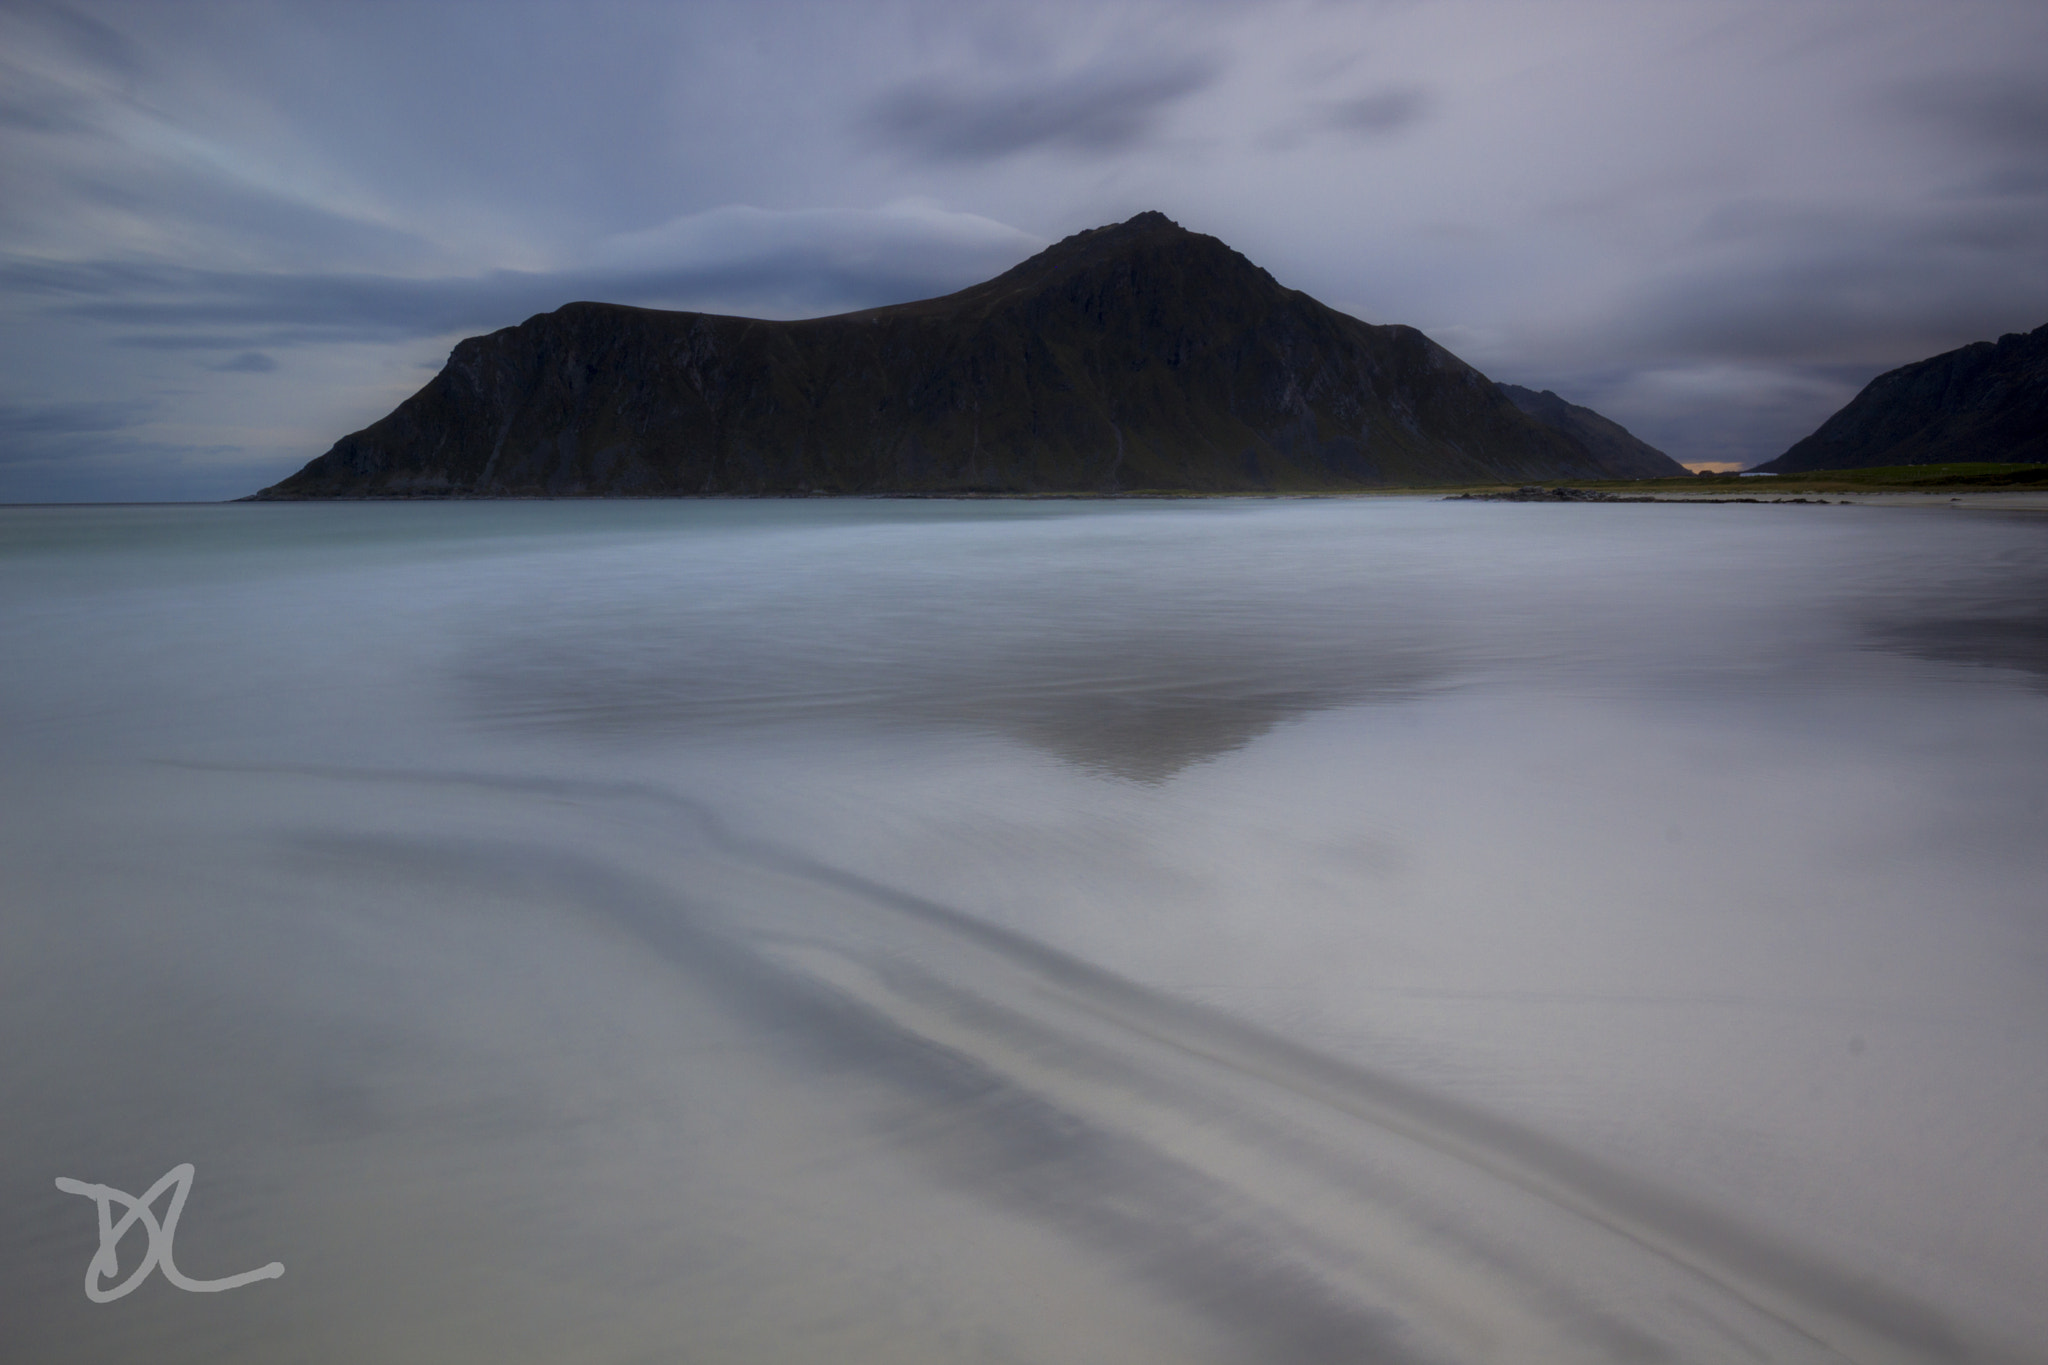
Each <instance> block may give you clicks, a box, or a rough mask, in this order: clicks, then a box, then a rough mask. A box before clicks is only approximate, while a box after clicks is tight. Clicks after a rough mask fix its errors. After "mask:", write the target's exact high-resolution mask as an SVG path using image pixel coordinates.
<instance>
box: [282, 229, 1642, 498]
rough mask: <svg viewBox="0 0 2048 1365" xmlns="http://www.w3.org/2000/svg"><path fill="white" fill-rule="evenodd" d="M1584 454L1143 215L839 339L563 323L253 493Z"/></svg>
mask: <svg viewBox="0 0 2048 1365" xmlns="http://www.w3.org/2000/svg"><path fill="white" fill-rule="evenodd" d="M1616 430H1619V428H1617V429H1616ZM1606 449H1607V448H1606V447H1605V446H1603V447H1602V448H1601V449H1597V450H1596V449H1594V448H1592V447H1590V446H1589V445H1588V444H1587V443H1586V441H1585V440H1584V439H1582V438H1580V437H1578V436H1575V435H1574V434H1572V433H1571V432H1569V431H1567V430H1559V429H1553V428H1552V427H1550V426H1547V425H1544V424H1542V423H1540V422H1537V421H1534V420H1532V419H1531V418H1529V417H1528V416H1526V415H1524V414H1523V412H1522V411H1521V410H1520V409H1519V408H1517V407H1516V406H1515V404H1514V403H1513V402H1511V401H1509V399H1508V398H1507V396H1506V395H1505V394H1503V393H1502V392H1501V390H1500V389H1499V388H1498V387H1496V386H1495V385H1494V384H1493V383H1492V382H1491V381H1489V380H1488V379H1487V378H1486V376H1484V375H1482V374H1480V373H1479V372H1478V371H1477V370H1475V369H1473V368H1472V367H1471V366H1469V365H1467V364H1465V363H1464V362H1463V361H1461V360H1459V359H1458V358H1457V357H1456V356H1454V355H1452V354H1451V353H1450V352H1448V351H1446V350H1444V349H1443V348H1442V347H1441V346H1438V345H1437V344H1436V343H1435V342H1432V341H1431V340H1430V339H1429V338H1428V337H1426V336H1424V335H1423V334H1422V333H1420V332H1418V331H1416V330H1415V329H1414V328H1412V327H1399V326H1387V327H1376V326H1372V325H1370V324H1367V323H1364V322H1360V321H1359V320H1358V319H1356V318H1352V317H1347V316H1345V315H1344V314H1342V313H1339V312H1336V311H1334V310H1333V309H1330V308H1327V307H1325V306H1323V305H1322V304H1320V303H1318V302H1316V301H1315V300H1314V299H1312V298H1310V297H1309V296H1308V295H1306V294H1303V293H1300V292H1299V291H1297V290H1292V289H1286V288H1283V287H1282V286H1281V285H1279V284H1278V283H1276V282H1275V281H1274V279H1273V277H1272V276H1271V275H1269V274H1267V273H1266V272H1265V271H1264V270H1261V269H1260V268H1259V267H1257V266H1255V265H1253V264H1252V263H1251V262H1250V261H1248V260H1246V259H1245V258H1244V257H1242V256H1240V255H1238V254H1237V253H1236V252H1235V251H1232V250H1231V249H1230V248H1229V247H1227V246H1225V245H1224V244H1223V243H1222V242H1219V241H1217V240H1216V239H1215V238H1213V237H1204V236H1200V235H1198V234H1196V233H1192V232H1188V231H1186V230H1185V229H1183V228H1181V227H1180V226H1178V225H1177V224H1175V223H1173V222H1172V221H1171V220H1169V219H1167V218H1166V217H1165V216H1163V215H1161V214H1158V213H1141V214H1139V215H1138V216H1137V217H1135V218H1133V219H1131V220H1130V221H1129V222H1127V223H1120V224H1116V225H1114V226H1110V227H1103V228H1096V229H1094V230H1093V231H1089V232H1083V233H1079V234H1077V235H1075V236H1072V237H1069V238H1067V239H1066V240H1065V241H1063V242H1060V243H1058V244H1057V245H1055V246H1052V247H1050V248H1048V249H1046V250H1045V251H1043V252H1040V253H1039V254H1038V255H1036V256H1033V257H1032V258H1031V259H1030V260H1028V261H1025V262H1024V263H1023V264H1021V265H1019V266H1017V267H1016V268H1015V269H1013V270H1010V271H1008V272H1006V273H1004V274H1002V275H999V276H997V277H996V278H995V279H993V280H989V281H988V282H986V283H984V284H979V285H975V286H974V287H972V288H970V289H965V290H962V291H961V292H959V293H957V294H950V295H947V296H946V297H944V298H937V299H928V300H925V301H923V302H919V303H906V304H898V305H895V306H893V307H888V308H875V309H870V310H868V311H866V312H860V313H847V314H844V315H842V316H839V317H830V318H814V319H809V320H806V321H799V322H765V321H760V320H756V319H750V318H735V317H719V316H714V315H710V314H703V313H676V312H658V311H655V310H652V309H646V308H629V307H624V306H621V305H617V304H603V303H572V304H569V305H567V306H565V307H563V308H560V309H557V310H556V311H554V312H552V313H543V314H541V315H539V316H537V317H533V318H529V319H527V320H526V321H525V322H523V323H521V324H520V325H519V326H517V327H508V328H506V329H504V330H503V331H498V332H493V333H491V334H490V335H489V336H483V337H472V338H470V339H469V340H467V341H464V342H462V343H461V344H460V345H458V346H457V347H456V348H455V350H454V352H453V354H451V355H450V356H449V359H448V364H447V365H446V367H445V368H443V369H442V371H441V373H440V374H439V375H437V376H436V377H435V378H434V379H433V380H432V381H431V382H429V383H428V384H427V386H426V387H425V388H423V389H421V390H420V391H419V392H418V393H417V394H414V395H413V396H412V397H411V398H409V399H407V400H406V401H405V402H404V403H402V404H400V405H399V407H398V408H397V410H396V411H394V412H392V413H391V414H390V415H389V416H387V417H385V418H383V419H382V420H381V421H379V422H377V423H375V424H373V425H372V426H370V427H367V428H365V429H364V430H362V431H359V432H356V433H355V434H353V435H351V436H345V437H343V438H342V439H341V440H340V441H338V442H336V443H335V445H334V447H333V448H332V449H331V450H329V451H328V452H327V453H326V454H324V455H322V456H320V457H319V458H318V459H315V460H313V461H312V462H311V463H309V464H308V465H306V467H305V468H303V469H301V470H300V471H299V472H298V473H297V474H294V475H292V476H291V477H290V478H288V479H285V480H284V481H283V482H281V483H279V484H276V485H274V486H272V487H270V488H267V489H264V490H263V491H262V492H261V493H259V494H257V495H256V496H257V497H259V498H349V497H445V496H458V497H460V496H486V497H528V496H605V495H610V496H641V495H675V494H790V493H806V492H827V493H918V492H924V493H967V492H990V493H1033V492H1044V493H1054V492H1118V491H1132V490H1160V491H1199V492H1247V491H1259V490H1275V489H1301V490H1311V489H1345V488H1371V487H1384V486H1388V485H1410V484H1433V483H1497V482H1527V481H1532V480H1556V479H1589V478H1602V477H1610V476H1613V475H1616V474H1619V473H1623V472H1628V471H1624V470H1623V469H1619V468H1617V467H1615V466H1614V465H1612V464H1610V462H1609V459H1610V457H1609V455H1608V454H1607V453H1606ZM1634 467H1635V465H1634V462H1633V458H1632V459H1631V462H1630V464H1629V470H1631V471H1632V470H1633V468H1634Z"/></svg>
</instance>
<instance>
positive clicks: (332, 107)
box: [0, 0, 2048, 501]
mask: <svg viewBox="0 0 2048 1365" xmlns="http://www.w3.org/2000/svg"><path fill="white" fill-rule="evenodd" d="M2044 72H2048V4H2043V3H2041V0H1911V2H1908V0H1841V2H1839V3H1836V2H1833V0H1762V2H1760V3H1750V2H1749V0H1696V2H1695V0H1356V2H1352V3H1347V2H1345V0H1312V2H1304V3H1230V2H1229V0H1212V2H1207V3H1205V2H1203V0H1181V2H1180V3H1109V2H1106V0H1086V3H1077V4H1066V3H1059V2H1057V0H1031V3H991V4H976V3H971V0H940V2H937V3H921V2H916V0H912V2H908V3H901V4H894V3H868V2H866V0H837V2H836V3H828V4H815V5H813V4H803V3H775V2H774V0H749V2H748V3H745V4H730V5H728V4H720V3H668V4H569V3H563V2H562V0H553V2H552V3H543V4H530V5H527V4H519V3H512V2H510V0H492V2H491V3H488V4H481V3H480V4H462V3H442V4H396V3H393V4H380V3H375V0H362V2H361V3H346V4H344V3H334V2H333V0H314V2H309V3H302V4H292V3H288V2H285V3H267V4H207V3H193V4H186V3H176V2H174V0H150V2H149V3H136V4H123V3H104V4H102V3H90V2H89V0H88V2H84V3H77V4H71V5H63V4H54V3H13V0H0V177H4V178H0V348H4V349H0V501H34V500H50V499H104V498H117V499H120V498H132V499H156V498H218V497H232V496H238V495H240V494H243V493H246V492H250V491H252V490H254V489H255V488H257V487H259V486H261V485H263V484H266V483H270V482H272V481H274V480H276V479H278V478H280V477H282V476H283V475H285V474H286V473H288V472H290V471H291V470H293V469H295V468H297V467H298V466H299V465H300V464H302V463H304V462H305V461H306V460H308V459H310V458H312V457H313V456H315V455H318V454H319V453H321V452H322V451H323V450H325V449H326V448H327V447H328V446H329V445H331V444H332V443H333V442H334V440H335V439H336V438H337V437H339V436H341V435H343V434H344V433H346V432H349V431H352V430H354V429H357V428H359V427H362V426H365V425H367V424H368V423H370V422H372V421H374V420H375V419H377V418H378V417H381V416H382V415H383V414H384V413H385V412H387V411H389V410H390V409H391V408H392V407H393V406H395V405H396V404H397V403H398V402H399V401H400V400H401V399H403V398H404V397H405V396H406V395H407V394H409V393H411V392H412V391H413V390H415V389H417V388H418V387H419V386H420V385H421V384H423V383H424V382H425V381H426V380H427V379H428V378H430V377H431V375H432V374H433V372H434V371H435V370H437V369H438V368H439V367H440V364H441V362H442V360H443V359H444V358H445V357H446V355H447V352H448V350H449V348H450V346H452V345H453V344H454V342H455V341H457V340H459V339H460V338H461V337H463V336H466V335H471V334H474V333H477V332H484V331H490V330H493V329H496V328H498V327H502V326H507V325H510V324H512V323H516V322H519V321H520V320H522V319H524V318H526V317H528V316H530V315H531V314H534V313H536V312H541V311H544V310H547V309H551V308H554V307H557V306H559V305H560V304H563V303H567V302H569V301H571V300H575V299H605V300H612V301H616V302H624V303H638V304H648V305H654V306H659V307H674V308H695V309H704V310H709V311H718V312H729V313H742V314H750V315H755V316H763V317H803V316H812V315H817V314H823V313H832V312H840V311H844V310H847V309H851V308H859V307H867V306H871V305H874V304H880V303H890V302H897V301H901V300H906V299H912V298H919V297H926V296H929V295H932V294H938V293H944V292H947V291H950V290H952V289H956V288H959V287H961V286H964V285H967V284H970V283H973V282H974V281H976V280H978V279H982V278H985V277H987V276H988V275H991V274H994V273H995V272H997V271H999V270H1002V269H1005V268H1007V267H1008V266H1010V265H1012V264H1014V263H1016V262H1017V261H1018V260H1021V259H1022V258H1023V257H1025V256H1026V255H1029V254H1030V253H1031V252H1033V251H1035V250H1038V249H1039V248H1041V247H1043V246H1045V245H1047V244H1048V243H1050V242H1052V241H1055V240H1057V239H1058V238H1060V237H1063V236H1065V235H1067V234H1068V233H1071V232H1075V231H1078V230H1080V229H1082V228H1087V227H1093V226H1097V225H1100V224H1103V223H1107V222H1113V221H1119V220H1121V219H1124V218H1127V217H1129V216H1130V215H1132V214H1133V213H1137V212H1139V211H1141V210H1144V209H1151V208H1156V209H1159V210H1162V211H1164V212H1165V213H1166V214H1168V215H1169V216H1170V217H1172V218H1174V219H1176V220H1177V221H1179V222H1180V223H1182V224H1183V225H1184V226H1186V227H1189V228H1192V229H1194V230H1196V231H1199V232H1207V233H1210V234H1213V235H1215V236H1217V237H1220V238H1222V239H1223V240H1224V241H1226V242H1228V243H1229V244H1230V245H1232V246H1233V247H1236V248H1237V249H1238V250H1240V251H1242V252H1244V253H1245V254H1246V255H1247V256H1249V257H1250V258H1251V259H1252V260H1254V261H1256V262H1258V263H1259V264H1260V265H1263V266H1265V267H1266V268H1267V269H1269V270H1271V271H1272V272H1273V274H1274V275H1276V276H1277V277H1278V278H1279V279H1280V280H1281V282H1282V283H1284V284H1288V285H1291V286H1294V287H1296V288H1299V289H1304V290H1307V291H1308V292H1309V293H1311V294H1313V295H1315V296H1316V297H1317V298H1320V299H1322V300H1323V301H1324V302H1326V303H1329V304H1331V305H1332V306H1334V307H1337V308H1340V309H1342V310H1344V311H1346V312H1349V313H1353V314H1355V315H1357V316H1358V317H1361V318H1364V319H1366V320H1367V321H1369V322H1404V323H1409V324H1412V325H1414V326H1417V327H1420V328H1422V329H1423V330H1424V331H1426V332H1428V333H1429V334H1430V335H1431V336H1433V337H1435V338H1436V339H1437V340H1438V341H1440V342H1442V343H1443V344H1444V345H1446V346H1448V347H1449V348H1450V349H1451V350H1453V351H1455V352H1457V353H1458V354H1459V355H1461V356H1463V357H1464V358H1465V359H1466V360H1468V361H1470V362H1472V363H1473V364H1475V365H1477V366H1478V367H1479V368H1480V369H1482V370H1483V371H1485V372H1486V373H1487V374H1488V375H1490V376H1492V377H1493V378H1495V379H1497V380H1502V381H1507V382H1513V383H1520V384H1527V385H1530V386H1532V387H1538V388H1552V389H1555V390H1557V391H1558V392H1559V393H1561V394H1563V395H1564V396H1565V397H1566V398H1569V399H1571V400H1573V401H1575V402H1580V403H1586V404H1589V405H1590V406H1592V407H1595V408H1597V409H1599V410H1600V411H1602V412H1604V413H1606V414H1607V415H1609V416H1611V417H1613V418H1615V419H1616V420H1618V421H1620V422H1622V423H1623V424H1625V425H1627V426H1628V427H1630V428H1631V429H1632V430H1634V431H1635V432H1636V433H1637V434H1638V435H1640V436H1642V437H1644V438H1645V439H1647V440H1649V441H1650V442H1652V443H1653V444H1655V445H1658V446H1660V447H1661V448H1663V449H1664V450H1666V451H1668V452H1670V453H1671V454H1672V455H1674V456H1676V457H1677V458H1679V459H1681V460H1710V459H1725V460H1738V461H1742V462H1744V463H1754V462H1757V461H1760V460H1765V459H1769V458H1771V457H1772V456H1775V455H1777V454H1778V453H1780V452H1781V451H1782V450H1783V449H1784V448H1785V447H1786V446H1788V445H1790V444H1791V443H1792V442H1793V441H1794V440H1796V439H1798V438H1799V437H1801V436H1804V435H1805V434H1807V432H1809V431H1810V430H1812V428H1813V427H1814V426H1816V425H1817V424H1818V423H1819V422H1820V421H1821V419H1823V418H1824V417H1826V416H1827V415H1828V414H1829V413H1830V412H1832V411H1833V410H1834V409H1836V408H1837V407H1839V406H1840V405H1841V404H1842V403H1843V402H1845V401H1846V400H1847V399H1848V398H1849V397H1850V396H1851V395H1852V394H1853V393H1854V392H1855V390H1856V389H1857V388H1858V387H1860V386H1861V385H1862V383H1864V382H1865V381H1866V380H1868V379H1869V378H1870V377H1871V376H1873V375H1875V374H1877V373H1879V372H1880V371H1882V370H1885V369H1889V368H1891V367H1893V366H1895V365H1900V364H1904V363H1906V362H1908V361H1912V360H1917V359H1920V358H1922V357H1924V356H1927V355H1931V354H1934V353H1936V352H1939V351H1943V350H1947V349H1950V348H1952V347H1955V346H1959V345H1962V344H1964V343H1966V342H1969V341H1974V340H1980V339H1989V338H1995V337H1997V336H1998V335H1999V334H2001V333H2003V332H2009V331H2018V330H2030V329H2032V328H2034V327H2037V326H2040V325H2041V324H2042V323H2044V322H2048V77H2044V75H2043V73H2044Z"/></svg>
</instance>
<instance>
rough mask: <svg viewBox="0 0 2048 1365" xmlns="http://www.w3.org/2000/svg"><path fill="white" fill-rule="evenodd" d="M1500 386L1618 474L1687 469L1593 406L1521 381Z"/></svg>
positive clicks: (1659, 474)
mask: <svg viewBox="0 0 2048 1365" xmlns="http://www.w3.org/2000/svg"><path fill="white" fill-rule="evenodd" d="M1498 387H1499V389H1500V391H1501V392H1502V393H1504V394H1506V395H1507V396H1508V401H1509V402H1511V403H1513V404H1514V405H1515V406H1516V407H1518V408H1520V409H1521V410H1522V411H1523V412H1526V413H1528V414H1529V415H1530V416H1531V417H1533V418H1535V419H1536V420H1537V421H1539V422H1541V423H1542V424H1543V425H1544V426H1546V427H1549V428H1550V429H1551V430H1552V431H1561V432H1563V433H1564V434H1565V435H1567V436H1569V437H1571V438H1572V439H1573V440H1575V441H1577V442H1578V443H1579V444H1580V445H1582V446H1584V447H1585V448H1586V449H1587V450H1589V451H1591V452H1592V453H1593V454H1594V455H1595V456H1597V457H1598V458H1599V460H1600V463H1601V464H1602V465H1604V466H1606V467H1607V468H1609V469H1611V470H1613V471H1615V473H1616V475H1617V476H1619V477H1622V478H1629V479H1669V478H1676V477H1678V476H1679V475H1682V474H1684V473H1686V472H1687V470H1686V468H1685V466H1684V465H1682V464H1680V463H1679V462H1678V461H1676V460H1674V459H1672V458H1671V457H1670V456H1669V455H1666V454H1665V453H1664V452H1663V451H1661V450H1659V449H1657V447H1655V446H1653V445H1651V444H1649V443H1648V442H1646V441H1640V440H1637V439H1636V438H1635V437H1634V436H1631V435H1630V434H1629V432H1628V428H1626V427H1624V426H1622V425H1621V423H1619V422H1613V421H1609V420H1608V419H1607V418H1605V417H1602V416H1601V415H1600V414H1599V413H1597V412H1595V411H1593V410H1592V409H1591V408H1582V407H1580V406H1579V405H1578V404H1577V403H1567V402H1565V400H1564V399H1562V398H1559V397H1558V396H1557V395H1556V394H1554V393H1552V392H1551V391H1550V390H1549V389H1545V390H1543V392H1541V393H1538V392H1536V390H1534V389H1525V388H1523V387H1522V386H1521V385H1520V384H1502V385H1499V386H1498Z"/></svg>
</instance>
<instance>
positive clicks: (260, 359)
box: [206, 351, 277, 374]
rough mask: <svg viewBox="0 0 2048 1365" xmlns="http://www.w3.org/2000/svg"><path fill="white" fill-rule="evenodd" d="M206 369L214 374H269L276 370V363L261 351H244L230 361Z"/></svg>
mask: <svg viewBox="0 0 2048 1365" xmlns="http://www.w3.org/2000/svg"><path fill="white" fill-rule="evenodd" d="M206 368H207V369H209V370H212V371H213V372H214V373H216V374H269V373H270V372H271V371H273V370H275V369H276V368H277V362H276V361H275V360H272V359H271V358H270V357H269V356H267V355H265V354H263V352H261V351H244V352H242V353H241V354H240V355H238V356H236V357H235V358H234V359H232V360H224V361H222V362H221V363H220V364H218V365H208V366H207V367H206Z"/></svg>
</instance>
